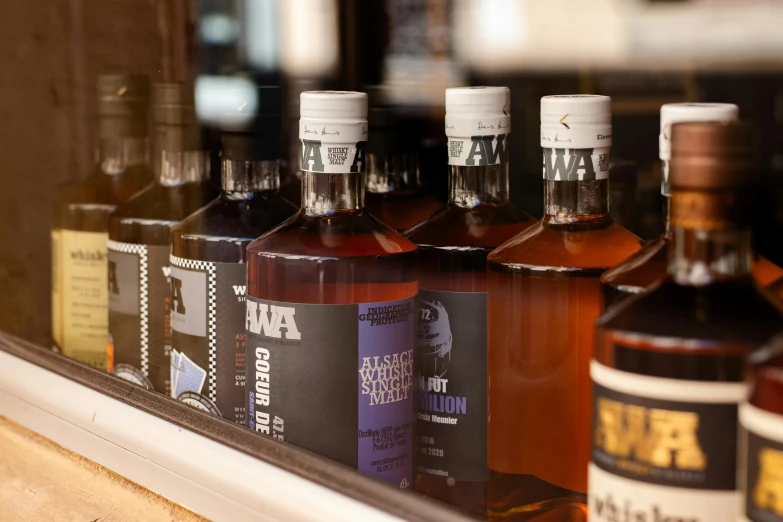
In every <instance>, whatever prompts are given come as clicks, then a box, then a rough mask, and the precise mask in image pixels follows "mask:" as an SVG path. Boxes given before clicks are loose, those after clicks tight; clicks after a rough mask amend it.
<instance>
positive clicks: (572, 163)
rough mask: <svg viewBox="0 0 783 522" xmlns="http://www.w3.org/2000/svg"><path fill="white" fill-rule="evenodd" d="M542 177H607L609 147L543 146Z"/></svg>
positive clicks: (593, 178) (580, 178)
mask: <svg viewBox="0 0 783 522" xmlns="http://www.w3.org/2000/svg"><path fill="white" fill-rule="evenodd" d="M542 151H543V177H544V179H546V180H550V181H591V180H601V179H608V178H609V160H610V159H611V147H594V148H589V149H565V148H556V147H551V148H550V147H543V148H542Z"/></svg>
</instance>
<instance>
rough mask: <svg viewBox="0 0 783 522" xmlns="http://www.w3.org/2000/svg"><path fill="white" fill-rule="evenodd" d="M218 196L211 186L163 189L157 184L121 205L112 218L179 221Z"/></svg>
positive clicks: (199, 184) (198, 184) (196, 185)
mask: <svg viewBox="0 0 783 522" xmlns="http://www.w3.org/2000/svg"><path fill="white" fill-rule="evenodd" d="M216 196H217V193H216V191H215V189H214V188H213V187H212V185H211V183H209V182H204V183H185V184H183V185H179V186H176V187H164V186H163V185H160V184H158V183H155V184H153V185H150V186H148V187H147V188H145V189H144V190H142V191H141V192H139V193H138V194H136V195H135V196H133V197H132V198H130V199H129V200H128V201H126V202H124V203H122V204H120V205H118V206H117V208H116V209H115V210H114V213H113V215H112V217H113V218H115V219H120V220H123V219H150V220H161V221H180V220H181V219H184V218H186V217H187V216H189V215H190V214H192V213H193V212H195V211H197V210H199V209H200V208H202V207H203V206H204V205H206V204H208V203H209V202H210V201H212V200H213V199H214V198H215V197H216Z"/></svg>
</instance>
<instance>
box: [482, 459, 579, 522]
mask: <svg viewBox="0 0 783 522" xmlns="http://www.w3.org/2000/svg"><path fill="white" fill-rule="evenodd" d="M487 517H488V518H489V519H490V520H504V521H514V522H523V521H524V522H527V521H531V522H585V521H586V520H587V493H580V492H577V491H571V490H569V489H565V488H561V487H558V486H555V485H553V484H550V483H548V482H546V481H544V480H541V479H539V478H537V477H535V476H533V475H517V474H512V473H500V472H497V471H490V479H489V483H488V487H487Z"/></svg>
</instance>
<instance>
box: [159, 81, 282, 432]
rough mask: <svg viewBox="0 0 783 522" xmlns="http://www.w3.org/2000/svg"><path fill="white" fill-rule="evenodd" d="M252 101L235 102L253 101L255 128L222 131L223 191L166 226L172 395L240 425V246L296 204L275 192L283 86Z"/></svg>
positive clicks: (242, 411) (242, 283) (243, 277)
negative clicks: (168, 237) (168, 228)
mask: <svg viewBox="0 0 783 522" xmlns="http://www.w3.org/2000/svg"><path fill="white" fill-rule="evenodd" d="M256 101H257V103H253V104H246V103H242V104H240V105H239V106H238V107H237V111H240V112H242V111H243V110H245V108H246V107H248V106H256V105H257V106H258V112H257V114H255V115H254V118H253V119H254V124H253V125H252V127H250V128H247V129H244V130H236V129H231V130H224V131H223V133H222V134H223V147H222V149H223V150H222V160H221V167H222V168H221V171H222V173H221V177H222V193H221V195H220V197H219V198H218V199H216V200H215V201H213V202H212V203H210V204H209V205H207V206H206V207H204V208H202V209H201V210H199V211H198V212H196V213H195V214H192V215H191V216H189V217H187V218H185V219H184V220H182V222H180V224H178V225H176V226H175V227H174V228H172V230H171V252H172V253H171V291H172V296H171V297H172V303H171V329H172V337H171V340H172V351H171V367H172V368H173V370H172V384H171V396H172V397H174V398H178V399H180V400H183V401H185V402H186V403H188V404H191V405H193V406H196V407H198V408H201V409H204V410H206V411H209V412H212V413H214V414H216V415H222V416H223V417H225V418H227V419H230V420H233V421H235V422H238V423H242V424H245V423H246V420H245V387H244V382H245V293H246V285H247V279H246V273H247V270H246V264H245V263H246V262H247V257H246V254H245V250H246V248H247V245H249V244H250V242H251V241H252V240H253V239H255V238H257V237H258V236H260V235H261V234H263V233H264V232H266V231H268V230H269V229H271V228H272V227H274V226H276V225H279V224H280V223H281V222H282V221H283V220H285V219H286V218H288V217H290V216H291V215H292V214H293V213H294V212H295V211H296V208H295V207H294V206H293V205H292V204H291V203H289V202H288V201H286V200H285V199H283V197H282V196H280V194H279V192H278V189H279V187H280V152H281V151H280V138H281V118H282V114H281V104H280V89H279V88H278V87H261V88H259V89H258V91H257V100H256ZM191 372H195V373H196V374H197V375H199V376H204V379H203V380H202V379H201V378H199V379H198V380H196V381H193V380H191V379H188V378H187V377H188V376H189V374H190V373H191Z"/></svg>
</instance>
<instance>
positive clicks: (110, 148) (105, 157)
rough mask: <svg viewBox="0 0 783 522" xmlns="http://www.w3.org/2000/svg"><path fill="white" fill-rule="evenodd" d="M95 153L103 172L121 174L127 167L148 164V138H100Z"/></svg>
mask: <svg viewBox="0 0 783 522" xmlns="http://www.w3.org/2000/svg"><path fill="white" fill-rule="evenodd" d="M96 155H97V163H98V165H99V167H100V169H101V171H102V172H103V173H105V174H109V175H117V174H122V173H123V172H125V170H126V169H127V168H128V167H132V166H136V165H148V164H149V160H150V157H149V139H148V138H147V137H146V136H136V137H112V138H100V139H99V140H98V150H97V151H96Z"/></svg>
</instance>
